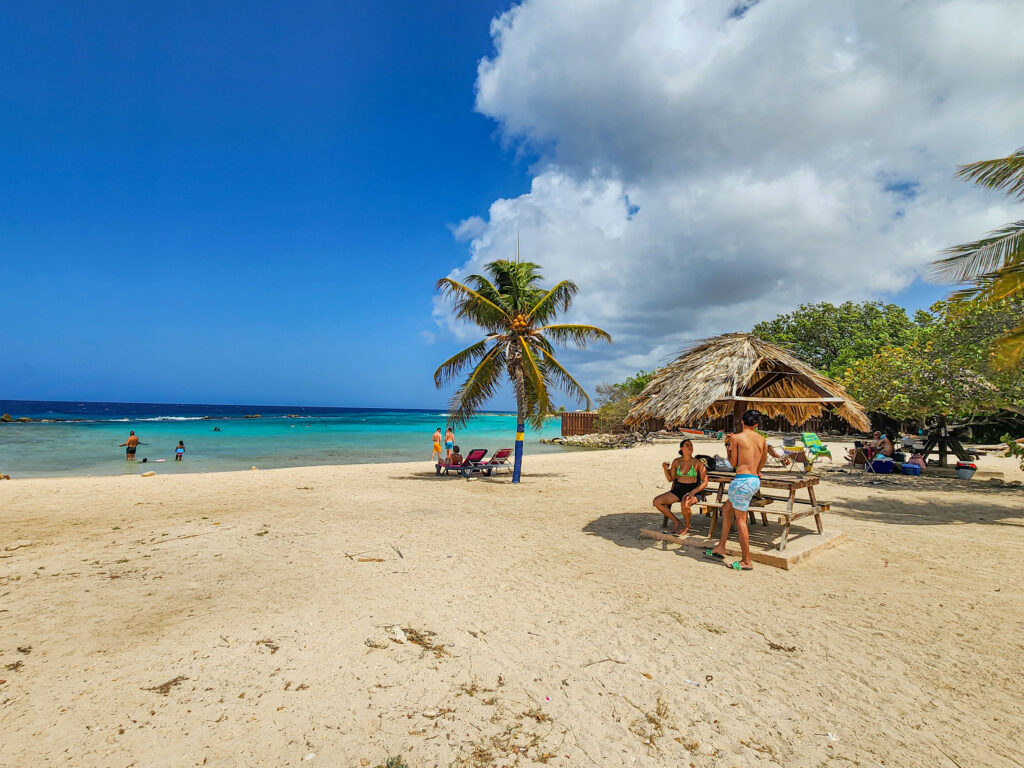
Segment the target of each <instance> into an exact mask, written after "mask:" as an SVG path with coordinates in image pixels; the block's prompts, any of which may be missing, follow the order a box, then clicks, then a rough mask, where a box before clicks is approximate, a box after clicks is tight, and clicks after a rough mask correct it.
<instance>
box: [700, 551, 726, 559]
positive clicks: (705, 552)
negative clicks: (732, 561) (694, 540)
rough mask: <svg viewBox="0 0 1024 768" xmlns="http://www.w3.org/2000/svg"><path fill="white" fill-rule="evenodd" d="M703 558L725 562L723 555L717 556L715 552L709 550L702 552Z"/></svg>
mask: <svg viewBox="0 0 1024 768" xmlns="http://www.w3.org/2000/svg"><path fill="white" fill-rule="evenodd" d="M704 557H710V558H712V559H714V560H725V555H720V554H718V553H717V552H715V551H714V550H711V549H705V550H704Z"/></svg>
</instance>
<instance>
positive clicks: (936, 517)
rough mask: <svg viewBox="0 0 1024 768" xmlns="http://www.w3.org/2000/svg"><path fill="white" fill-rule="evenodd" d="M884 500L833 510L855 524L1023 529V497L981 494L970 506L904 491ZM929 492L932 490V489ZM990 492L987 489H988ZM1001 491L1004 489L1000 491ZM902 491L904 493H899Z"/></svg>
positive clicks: (850, 503)
mask: <svg viewBox="0 0 1024 768" xmlns="http://www.w3.org/2000/svg"><path fill="white" fill-rule="evenodd" d="M893 490H894V492H893V493H892V494H891V496H890V497H889V498H885V499H877V498H876V499H850V500H847V501H843V502H841V503H839V504H836V506H835V507H834V508H833V509H834V511H835V512H837V513H839V514H841V515H844V516H846V517H852V518H854V519H856V520H867V521H870V522H877V523H889V524H892V525H958V524H963V523H982V524H983V525H1012V526H1016V527H1018V528H1024V493H1021V492H1019V491H1018V492H1016V493H1007V492H1005V491H1003V492H1000V493H979V494H977V495H975V492H974V490H973V489H971V495H972V499H971V501H970V502H968V503H967V504H963V503H958V502H957V503H955V502H953V501H952V500H951V501H950V502H948V503H947V502H945V501H935V500H930V499H929V500H925V499H922V498H921V497H920V496H915V495H913V494H912V493H906V492H905V490H904V489H902V488H901V489H899V491H896V489H893ZM929 490H930V489H929ZM985 490H988V489H985ZM1000 490H1001V489H1000ZM900 491H902V492H900Z"/></svg>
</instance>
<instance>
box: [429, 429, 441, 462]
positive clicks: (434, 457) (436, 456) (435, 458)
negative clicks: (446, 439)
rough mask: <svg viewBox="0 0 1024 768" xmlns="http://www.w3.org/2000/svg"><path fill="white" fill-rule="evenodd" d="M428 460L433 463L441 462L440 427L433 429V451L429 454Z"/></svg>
mask: <svg viewBox="0 0 1024 768" xmlns="http://www.w3.org/2000/svg"><path fill="white" fill-rule="evenodd" d="M430 460H431V461H432V462H434V463H435V464H440V463H441V428H440V427H438V428H437V429H435V430H434V452H433V453H432V454H430Z"/></svg>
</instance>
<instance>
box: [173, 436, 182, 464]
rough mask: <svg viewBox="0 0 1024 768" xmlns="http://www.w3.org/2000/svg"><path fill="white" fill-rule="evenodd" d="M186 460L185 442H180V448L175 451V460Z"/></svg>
mask: <svg viewBox="0 0 1024 768" xmlns="http://www.w3.org/2000/svg"><path fill="white" fill-rule="evenodd" d="M183 458H185V441H184V440H179V441H178V447H177V448H175V449H174V460H175V461H181V460H182V459H183Z"/></svg>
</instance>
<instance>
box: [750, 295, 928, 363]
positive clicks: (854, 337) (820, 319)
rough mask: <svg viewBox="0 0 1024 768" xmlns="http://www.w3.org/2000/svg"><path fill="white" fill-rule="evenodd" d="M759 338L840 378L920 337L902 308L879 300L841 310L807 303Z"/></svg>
mask: <svg viewBox="0 0 1024 768" xmlns="http://www.w3.org/2000/svg"><path fill="white" fill-rule="evenodd" d="M751 333H753V334H754V335H755V336H758V337H760V338H762V339H764V340H765V341H767V342H770V343H772V344H778V345H779V346H781V347H785V348H786V349H788V350H790V351H791V352H793V353H794V354H795V355H796V356H797V357H799V358H801V359H802V360H804V361H806V362H807V363H808V364H810V365H811V366H813V367H814V368H817V369H818V370H819V371H821V372H822V373H823V374H825V375H826V376H829V377H831V378H838V377H839V376H840V375H841V374H842V373H843V371H845V370H846V369H847V368H848V367H850V366H851V365H852V364H853V363H855V362H856V361H858V360H862V359H864V358H867V357H871V356H872V355H874V354H875V353H876V352H877V351H878V350H880V349H882V348H883V347H888V346H900V345H902V344H904V343H906V342H907V341H909V340H910V339H911V338H912V336H913V333H914V323H912V322H911V320H910V318H908V317H907V312H906V310H905V309H903V307H901V306H899V305H897V304H883V303H882V302H878V301H867V302H861V303H854V302H852V301H846V302H843V303H842V304H840V305H838V306H836V305H834V304H830V303H829V302H819V303H817V304H801V305H800V306H799V307H798V308H797V309H796V310H794V311H793V312H790V313H789V314H786V315H779V316H778V317H777V318H775V319H774V320H768V321H765V322H762V323H758V324H757V325H755V326H754V328H753V329H752V330H751Z"/></svg>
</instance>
